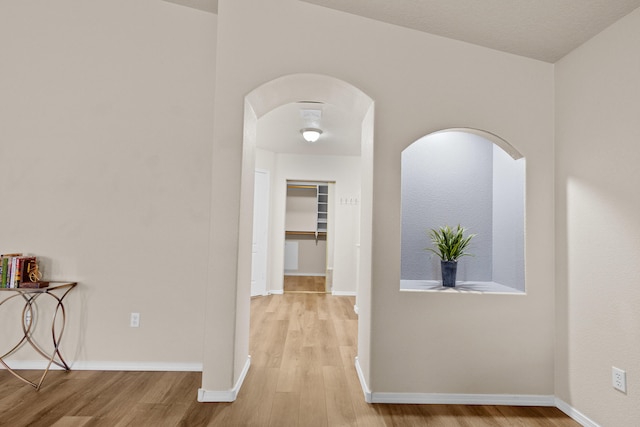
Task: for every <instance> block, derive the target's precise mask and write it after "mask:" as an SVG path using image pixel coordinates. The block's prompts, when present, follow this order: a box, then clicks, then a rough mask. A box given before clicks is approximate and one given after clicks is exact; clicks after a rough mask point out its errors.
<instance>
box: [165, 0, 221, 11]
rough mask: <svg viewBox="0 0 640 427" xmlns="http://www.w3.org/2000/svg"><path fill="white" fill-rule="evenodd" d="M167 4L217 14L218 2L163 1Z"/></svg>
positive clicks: (207, 0) (213, 0) (208, 0)
mask: <svg viewBox="0 0 640 427" xmlns="http://www.w3.org/2000/svg"><path fill="white" fill-rule="evenodd" d="M164 1H166V2H169V3H175V4H179V5H182V6H187V7H192V8H194V9H200V10H204V11H205V12H210V13H218V0H164Z"/></svg>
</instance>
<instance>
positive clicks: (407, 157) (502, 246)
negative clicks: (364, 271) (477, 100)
mask: <svg viewBox="0 0 640 427" xmlns="http://www.w3.org/2000/svg"><path fill="white" fill-rule="evenodd" d="M524 212H525V159H524V157H523V156H522V154H521V153H520V152H519V151H518V150H517V149H515V148H514V147H513V146H512V145H511V144H509V143H508V142H507V141H505V140H504V139H503V138H501V137H499V136H497V135H495V134H493V133H490V132H486V131H483V130H479V129H472V128H450V129H445V130H441V131H437V132H433V133H431V134H428V135H426V136H424V137H422V138H420V139H418V140H417V141H415V142H414V143H412V144H411V145H409V146H408V147H407V148H406V149H405V150H404V151H403V152H402V240H401V241H402V252H401V283H400V289H401V290H405V291H441V290H443V288H442V286H441V283H442V282H441V276H440V260H439V258H438V257H437V256H436V255H435V254H433V253H432V252H429V251H426V250H425V249H426V248H428V247H431V241H430V239H429V236H428V231H429V230H430V229H432V228H435V229H437V228H439V227H440V226H443V225H450V226H452V227H455V226H457V225H458V224H460V225H462V226H464V227H465V228H467V229H468V232H469V233H474V234H476V235H477V236H476V237H475V238H474V239H473V240H472V243H471V246H470V248H469V252H470V253H472V254H473V256H469V257H463V258H462V259H461V260H460V262H459V263H458V264H459V265H458V277H457V284H456V290H458V291H460V292H464V291H479V292H496V293H515V294H518V293H524V292H525V282H524V277H525V274H524V269H525V265H524V259H525V254H524V229H525V223H524Z"/></svg>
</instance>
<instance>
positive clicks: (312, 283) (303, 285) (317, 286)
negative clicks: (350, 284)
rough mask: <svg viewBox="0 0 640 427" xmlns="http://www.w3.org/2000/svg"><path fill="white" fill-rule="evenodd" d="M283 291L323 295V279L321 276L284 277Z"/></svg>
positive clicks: (324, 290)
mask: <svg viewBox="0 0 640 427" xmlns="http://www.w3.org/2000/svg"><path fill="white" fill-rule="evenodd" d="M284 291H285V292H316V293H317V292H320V293H325V292H326V288H325V278H324V277H322V276H284Z"/></svg>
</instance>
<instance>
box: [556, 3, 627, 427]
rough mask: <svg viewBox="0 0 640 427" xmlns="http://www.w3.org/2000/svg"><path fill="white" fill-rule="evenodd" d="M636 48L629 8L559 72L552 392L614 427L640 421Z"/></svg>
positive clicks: (570, 57) (567, 59)
mask: <svg viewBox="0 0 640 427" xmlns="http://www.w3.org/2000/svg"><path fill="white" fill-rule="evenodd" d="M639 43H640V10H636V11H635V12H632V13H631V14H630V15H628V16H626V17H625V18H623V19H621V20H620V21H619V22H617V23H616V24H614V25H613V26H611V27H609V28H608V29H607V30H605V31H604V32H603V33H601V34H599V35H598V36H596V37H594V38H593V39H592V40H590V41H589V42H587V43H586V44H585V45H583V46H581V47H580V48H578V49H577V50H576V51H574V52H573V53H571V54H569V55H568V56H567V57H565V58H564V59H562V60H561V61H560V62H559V63H558V64H557V66H556V108H557V114H556V145H557V148H556V159H557V163H556V164H557V166H556V174H557V181H556V193H557V209H556V217H557V240H556V245H557V255H558V259H557V263H556V269H557V273H556V286H557V292H556V296H557V302H556V307H557V309H556V313H557V328H556V331H557V332H556V341H557V342H558V348H557V352H556V387H555V388H556V394H557V396H558V397H559V398H560V399H562V400H563V401H565V402H566V403H568V404H570V405H571V406H573V407H574V408H576V409H577V410H579V411H581V412H582V413H583V414H584V415H585V416H587V417H589V418H590V419H591V420H593V421H594V422H596V423H598V424H599V425H602V426H612V427H623V426H631V425H636V424H637V423H638V420H640V392H639V391H640V334H639V333H638V330H639V329H638V326H639V325H640V287H639V286H638V283H637V282H638V277H640V263H639V262H638V259H639V258H640V223H639V222H638V212H639V211H640V192H639V191H638V183H639V182H640V172H639V169H638V165H639V164H640V145H639V144H638V142H639V141H640V127H639V126H638V123H639V122H638V118H639V117H640V79H639V76H640V56H639V55H638V46H639ZM612 366H616V367H618V368H621V369H624V370H626V371H627V382H628V393H627V394H623V393H620V392H618V391H616V390H614V389H613V388H612V386H611V367H612Z"/></svg>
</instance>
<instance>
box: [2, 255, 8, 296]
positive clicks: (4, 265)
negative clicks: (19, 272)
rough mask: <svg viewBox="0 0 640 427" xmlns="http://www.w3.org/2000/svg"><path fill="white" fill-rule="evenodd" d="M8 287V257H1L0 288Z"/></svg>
mask: <svg viewBox="0 0 640 427" xmlns="http://www.w3.org/2000/svg"><path fill="white" fill-rule="evenodd" d="M6 287H7V259H6V258H5V257H2V258H0V288H6Z"/></svg>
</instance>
